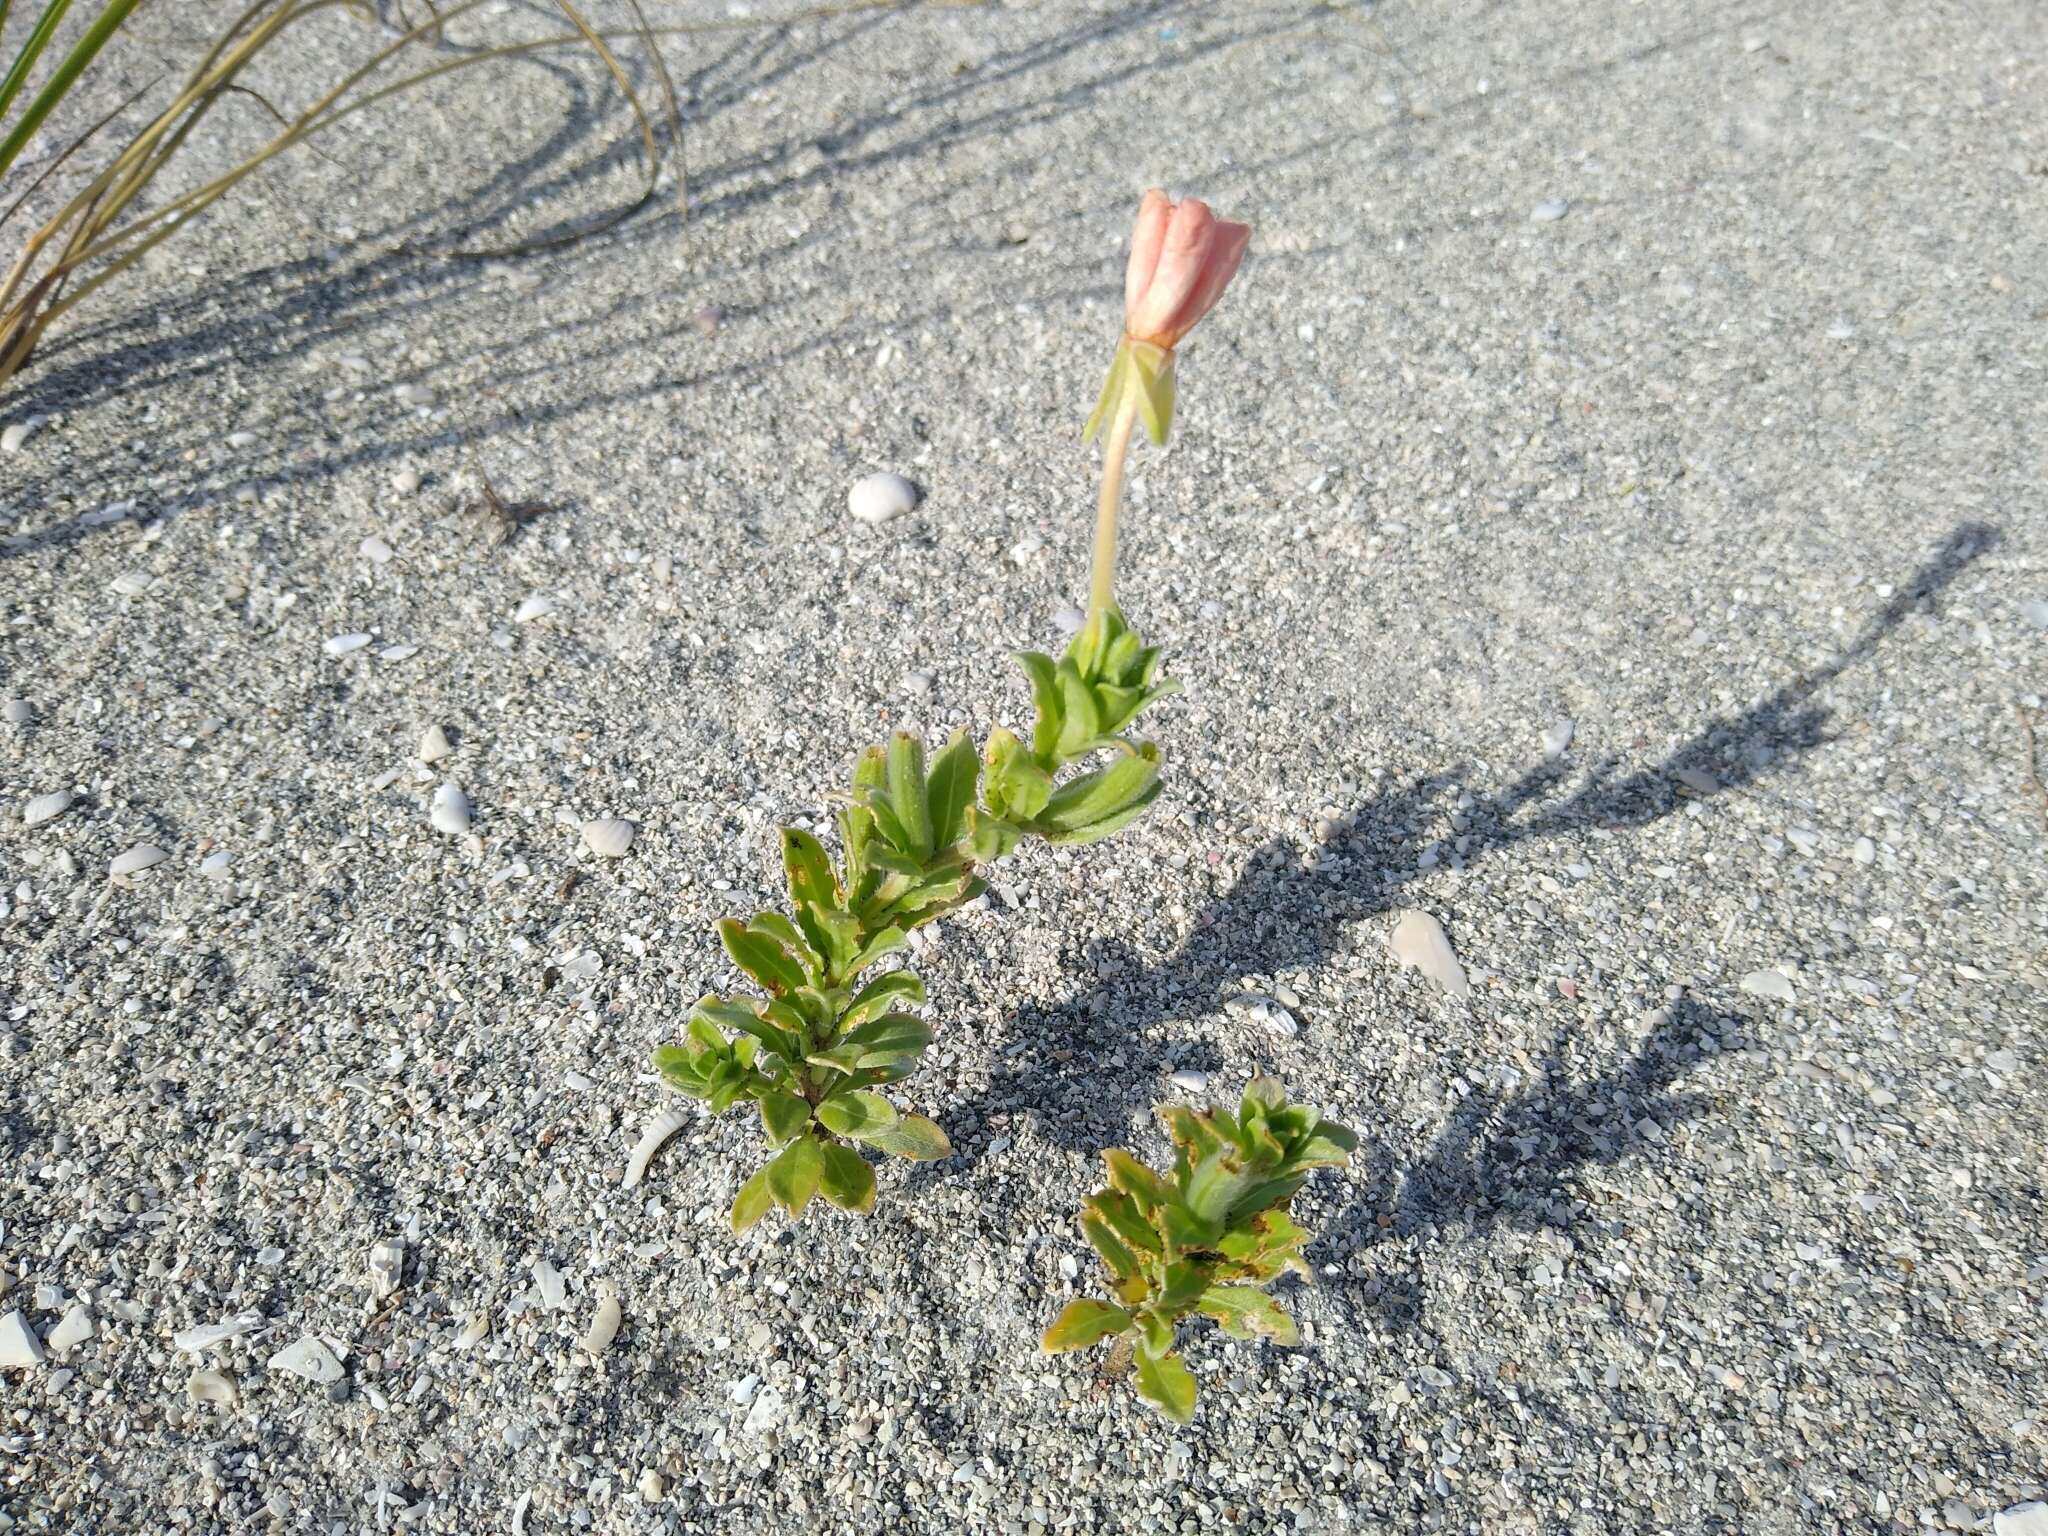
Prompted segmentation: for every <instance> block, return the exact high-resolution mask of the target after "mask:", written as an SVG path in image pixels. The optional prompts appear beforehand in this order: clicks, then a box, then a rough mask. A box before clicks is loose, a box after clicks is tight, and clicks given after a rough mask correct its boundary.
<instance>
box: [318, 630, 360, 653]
mask: <svg viewBox="0 0 2048 1536" xmlns="http://www.w3.org/2000/svg"><path fill="white" fill-rule="evenodd" d="M370 638H371V637H370V636H368V635H366V634H364V633H363V632H362V631H361V630H356V631H355V632H353V633H352V634H346V635H331V636H329V637H328V639H327V640H326V642H325V643H324V644H322V646H321V649H322V650H324V651H325V652H327V654H328V655H330V656H346V655H347V654H348V653H349V652H350V651H360V650H361V649H362V648H363V647H364V646H366V645H368V644H369V643H370Z"/></svg>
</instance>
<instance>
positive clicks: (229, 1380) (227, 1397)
mask: <svg viewBox="0 0 2048 1536" xmlns="http://www.w3.org/2000/svg"><path fill="white" fill-rule="evenodd" d="M185 1394H186V1395H187V1396H188V1397H190V1398H191V1399H192V1401H193V1402H195V1403H218V1404H219V1405H220V1406H221V1407H223V1408H232V1407H234V1406H235V1378H234V1377H232V1376H230V1375H229V1374H228V1373H227V1372H226V1371H194V1372H193V1373H192V1379H191V1380H189V1381H187V1382H186V1383H185Z"/></svg>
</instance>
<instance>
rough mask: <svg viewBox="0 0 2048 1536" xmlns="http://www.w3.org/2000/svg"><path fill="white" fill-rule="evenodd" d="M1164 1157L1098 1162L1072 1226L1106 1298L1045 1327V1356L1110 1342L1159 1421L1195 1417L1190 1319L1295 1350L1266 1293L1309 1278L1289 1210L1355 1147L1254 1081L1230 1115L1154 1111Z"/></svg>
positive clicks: (1283, 1318)
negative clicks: (1160, 1163)
mask: <svg viewBox="0 0 2048 1536" xmlns="http://www.w3.org/2000/svg"><path fill="white" fill-rule="evenodd" d="M1159 1116H1160V1118H1161V1119H1162V1120H1164V1121H1165V1122H1166V1130H1167V1134H1168V1135H1169V1136H1170V1137H1171V1138H1172V1140H1173V1145H1174V1149H1175V1155H1174V1160H1173V1169H1172V1171H1171V1172H1170V1173H1166V1174H1159V1173H1155V1172H1154V1171H1153V1170H1152V1169H1150V1168H1148V1167H1146V1166H1145V1165H1144V1164H1143V1163H1141V1162H1139V1161H1138V1160H1137V1159H1136V1158H1135V1157H1133V1156H1131V1154H1130V1153H1128V1152H1125V1151H1122V1150H1116V1151H1110V1152H1105V1153H1103V1155H1102V1156H1103V1161H1104V1162H1105V1163H1106V1164H1107V1165H1108V1168H1109V1184H1108V1187H1106V1188H1104V1189H1099V1190H1097V1191H1096V1192H1095V1193H1094V1194H1093V1195H1091V1196H1089V1197H1088V1199H1087V1200H1086V1201H1084V1202H1083V1203H1082V1206H1081V1217H1080V1222H1081V1230H1082V1232H1083V1233H1084V1234H1086V1236H1087V1238H1088V1242H1089V1244H1090V1245H1091V1246H1092V1247H1093V1248H1094V1249H1095V1251H1096V1253H1097V1254H1099V1255H1101V1258H1102V1263H1103V1267H1104V1268H1106V1269H1107V1270H1108V1271H1109V1276H1110V1294H1111V1295H1112V1296H1114V1297H1115V1300H1113V1301H1100V1300H1083V1301H1074V1302H1069V1303H1068V1304H1067V1306H1066V1308H1065V1310H1064V1311H1062V1312H1061V1313H1060V1315H1059V1317H1058V1318H1057V1319H1056V1320H1055V1321H1054V1322H1053V1325H1052V1326H1051V1327H1050V1328H1048V1329H1047V1330H1046V1331H1045V1339H1044V1344H1043V1347H1044V1349H1045V1351H1046V1352H1047V1353H1048V1354H1061V1353H1064V1352H1066V1351H1068V1350H1075V1349H1086V1348H1088V1346H1090V1345H1091V1344H1099V1343H1101V1342H1102V1341H1103V1340H1105V1339H1114V1340H1116V1341H1117V1347H1118V1349H1119V1351H1120V1352H1127V1353H1128V1355H1129V1357H1130V1359H1131V1361H1132V1363H1133V1364H1134V1366H1135V1376H1136V1380H1137V1387H1138V1395H1139V1396H1140V1397H1142V1398H1144V1399H1145V1400H1146V1401H1147V1402H1149V1403H1151V1404H1152V1405H1153V1406H1154V1407H1156V1408H1158V1409H1159V1410H1160V1411H1161V1412H1162V1413H1164V1414H1165V1415H1166V1416H1167V1417H1168V1418H1171V1419H1174V1420H1177V1421H1178V1422H1180V1423H1183V1424H1185V1423H1186V1422H1187V1421H1188V1420H1189V1419H1190V1418H1192V1417H1193V1416H1194V1411H1195V1378H1194V1376H1193V1375H1192V1374H1191V1373H1190V1372H1189V1370H1188V1368H1187V1364H1186V1362H1185V1361H1183V1360H1182V1359H1181V1357H1180V1356H1179V1355H1178V1354H1177V1353H1175V1351H1174V1343H1175V1333H1176V1329H1177V1328H1178V1326H1179V1324H1180V1322H1181V1320H1182V1319H1183V1318H1185V1317H1187V1316H1189V1315H1190V1314H1191V1313H1199V1314H1200V1315H1202V1316H1204V1317H1208V1318H1213V1319H1214V1320H1215V1321H1216V1323H1217V1324H1218V1325H1219V1326H1220V1327H1221V1328H1222V1329H1223V1331H1224V1332H1225V1333H1227V1334H1229V1335H1231V1336H1232V1337H1233V1338H1240V1339H1270V1340H1272V1341H1273V1342H1274V1343H1276V1344H1283V1345H1293V1344H1296V1343H1299V1342H1300V1339H1299V1335H1298V1334H1297V1332H1296V1330H1295V1326H1294V1319H1293V1318H1291V1317H1289V1316H1288V1315H1287V1314H1286V1313H1285V1312H1284V1311H1282V1310H1281V1309H1280V1305H1279V1303H1278V1302H1276V1301H1275V1300H1274V1299H1273V1298H1272V1297H1271V1296H1270V1295H1268V1294H1267V1292H1266V1290H1265V1287H1266V1285H1267V1284H1268V1283H1269V1282H1271V1281H1273V1280H1275V1279H1277V1278H1278V1277H1279V1276H1280V1275H1281V1274H1283V1273H1284V1272H1286V1271H1288V1270H1293V1271H1295V1272H1296V1273H1297V1274H1299V1275H1301V1276H1302V1278H1303V1279H1307V1278H1308V1275H1309V1270H1308V1265H1307V1263H1306V1262H1305V1261H1304V1260H1303V1258H1302V1256H1301V1250H1302V1246H1303V1244H1305V1243H1306V1242H1307V1241H1308V1234H1306V1233H1305V1232H1303V1231H1302V1229H1301V1228H1300V1227H1298V1226H1297V1225H1295V1223H1294V1219H1293V1218H1292V1217H1291V1216H1290V1215H1289V1214H1288V1203H1289V1202H1290V1201H1291V1200H1292V1199H1293V1198H1294V1194H1295V1191H1296V1190H1298V1189H1300V1188H1301V1185H1302V1181H1303V1180H1304V1179H1306V1178H1307V1177H1308V1174H1309V1171H1310V1170H1311V1169H1315V1168H1331V1167H1340V1166H1342V1165H1343V1164H1344V1163H1345V1162H1347V1161H1348V1160H1349V1159H1350V1156H1351V1154H1352V1152H1353V1151H1354V1150H1356V1148H1357V1146H1358V1139H1357V1138H1356V1137H1355V1136H1353V1135H1352V1134H1351V1132H1350V1131H1348V1130H1346V1129H1345V1128H1344V1127H1343V1126H1341V1125H1338V1124H1337V1123H1336V1122H1335V1121H1332V1120H1325V1119H1324V1118H1323V1117H1322V1116H1321V1115H1320V1114H1318V1113H1317V1112H1316V1111H1315V1110H1313V1109H1309V1108H1307V1107H1305V1106H1302V1105H1298V1104H1289V1103H1288V1102H1287V1096H1286V1094H1285V1093H1284V1092H1283V1091H1282V1090H1281V1088H1280V1085H1279V1084H1278V1083H1276V1082H1274V1081H1273V1079H1271V1078H1269V1077H1255V1078H1253V1079H1252V1081H1251V1085H1250V1086H1249V1087H1248V1088H1246V1089H1245V1093H1244V1098H1243V1101H1242V1102H1241V1103H1240V1104H1239V1106H1238V1110H1237V1113H1236V1114H1234V1115H1233V1114H1231V1113H1230V1112H1229V1111H1228V1110H1226V1109H1217V1108H1213V1107H1212V1108H1210V1109H1207V1110H1201V1111H1197V1110H1192V1109H1189V1108H1187V1107H1186V1106H1184V1105H1179V1104H1173V1105H1167V1106H1165V1107H1163V1108H1162V1109H1161V1110H1160V1111H1159Z"/></svg>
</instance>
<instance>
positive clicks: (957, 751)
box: [925, 731, 981, 848]
mask: <svg viewBox="0 0 2048 1536" xmlns="http://www.w3.org/2000/svg"><path fill="white" fill-rule="evenodd" d="M980 785H981V759H980V758H978V757H976V756H975V753H974V743H973V742H971V741H969V740H968V739H967V733H966V732H965V731H956V732H954V733H953V739H952V740H951V741H949V742H947V743H946V746H945V750H944V751H942V752H940V753H939V755H938V756H937V757H936V758H935V759H933V761H932V771H931V778H930V781H929V783H928V784H927V785H926V788H925V805H926V811H927V813H928V817H929V820H930V822H931V829H932V831H931V837H932V846H933V847H934V848H950V847H952V846H953V844H955V843H957V842H959V841H960V836H961V834H962V833H963V832H965V831H966V830H967V808H968V807H969V806H970V805H972V804H974V794H975V791H976V790H977V789H978V788H980Z"/></svg>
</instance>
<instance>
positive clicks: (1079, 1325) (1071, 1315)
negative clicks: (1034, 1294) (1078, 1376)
mask: <svg viewBox="0 0 2048 1536" xmlns="http://www.w3.org/2000/svg"><path fill="white" fill-rule="evenodd" d="M1130 1326H1131V1314H1130V1313H1128V1312H1126V1311H1125V1310H1124V1309H1123V1308H1122V1307H1113V1306H1111V1305H1110V1304H1109V1303H1108V1302H1106V1301H1070V1302H1068V1303H1067V1305H1066V1307H1065V1308H1064V1309H1063V1310H1062V1311H1061V1313H1060V1315H1059V1316H1058V1317H1056V1318H1054V1319H1053V1324H1052V1326H1051V1327H1050V1328H1048V1329H1046V1330H1045V1337H1044V1338H1043V1339H1041V1340H1040V1341H1039V1345H1038V1347H1039V1348H1040V1349H1042V1350H1044V1351H1045V1353H1047V1354H1048V1355H1063V1354H1066V1353H1067V1352H1068V1351H1069V1350H1075V1349H1086V1348H1087V1347H1088V1346H1089V1345H1090V1344H1099V1343H1101V1342H1102V1341H1103V1340H1104V1339H1108V1338H1114V1337H1115V1336H1116V1335H1117V1334H1119V1333H1122V1332H1123V1331H1124V1330H1125V1329H1127V1328H1129V1327H1130Z"/></svg>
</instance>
